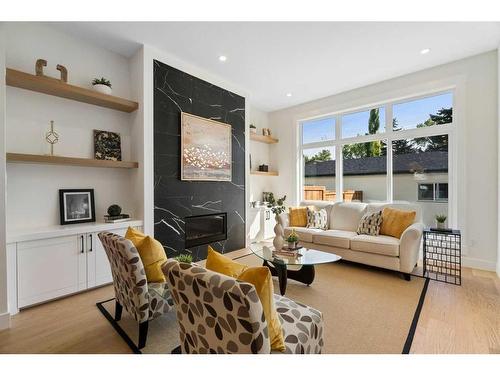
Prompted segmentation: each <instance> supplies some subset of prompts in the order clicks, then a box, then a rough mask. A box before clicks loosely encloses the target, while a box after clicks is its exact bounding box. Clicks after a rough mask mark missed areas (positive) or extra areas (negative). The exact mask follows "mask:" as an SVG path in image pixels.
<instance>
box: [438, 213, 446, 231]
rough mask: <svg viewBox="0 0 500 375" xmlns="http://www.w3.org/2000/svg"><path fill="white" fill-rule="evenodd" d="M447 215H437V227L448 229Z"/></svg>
mask: <svg viewBox="0 0 500 375" xmlns="http://www.w3.org/2000/svg"><path fill="white" fill-rule="evenodd" d="M445 222H446V215H436V229H439V230H443V229H446V225H445Z"/></svg>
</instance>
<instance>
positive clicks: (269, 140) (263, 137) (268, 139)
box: [250, 133, 279, 143]
mask: <svg viewBox="0 0 500 375" xmlns="http://www.w3.org/2000/svg"><path fill="white" fill-rule="evenodd" d="M250 139H251V140H252V141H257V142H262V143H278V142H279V140H278V139H276V138H273V137H271V136H269V135H260V134H255V133H250Z"/></svg>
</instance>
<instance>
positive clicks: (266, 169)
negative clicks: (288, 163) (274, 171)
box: [259, 164, 269, 172]
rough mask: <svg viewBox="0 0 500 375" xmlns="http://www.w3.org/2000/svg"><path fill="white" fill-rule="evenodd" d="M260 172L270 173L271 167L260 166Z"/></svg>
mask: <svg viewBox="0 0 500 375" xmlns="http://www.w3.org/2000/svg"><path fill="white" fill-rule="evenodd" d="M259 172H269V165H267V164H261V165H259Z"/></svg>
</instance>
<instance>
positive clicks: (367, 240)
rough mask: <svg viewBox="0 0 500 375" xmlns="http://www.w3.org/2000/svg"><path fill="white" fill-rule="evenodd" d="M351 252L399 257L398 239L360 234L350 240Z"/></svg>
mask: <svg viewBox="0 0 500 375" xmlns="http://www.w3.org/2000/svg"><path fill="white" fill-rule="evenodd" d="M351 250H356V251H363V252H365V253H373V254H381V255H388V256H393V257H397V256H399V239H398V238H395V237H390V236H384V235H380V236H369V235H367V234H360V235H359V236H356V237H354V238H352V239H351Z"/></svg>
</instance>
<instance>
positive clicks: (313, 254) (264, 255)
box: [250, 243, 342, 266]
mask: <svg viewBox="0 0 500 375" xmlns="http://www.w3.org/2000/svg"><path fill="white" fill-rule="evenodd" d="M250 250H252V252H253V253H254V254H255V255H257V256H258V257H259V258H261V259H263V260H266V261H268V262H271V263H279V264H283V263H284V264H286V265H290V266H306V265H310V266H312V265H315V264H324V263H333V262H337V261H338V260H340V259H342V257H340V256H338V255H336V254H332V253H327V252H326V251H320V250H315V249H311V248H306V247H303V248H301V249H300V250H298V253H299V254H301V255H302V256H299V257H289V256H282V255H278V256H273V250H274V246H273V245H272V243H253V244H251V245H250Z"/></svg>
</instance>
